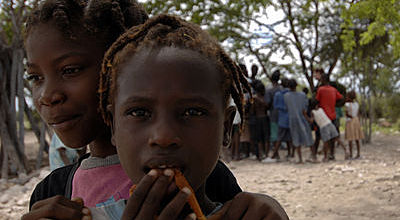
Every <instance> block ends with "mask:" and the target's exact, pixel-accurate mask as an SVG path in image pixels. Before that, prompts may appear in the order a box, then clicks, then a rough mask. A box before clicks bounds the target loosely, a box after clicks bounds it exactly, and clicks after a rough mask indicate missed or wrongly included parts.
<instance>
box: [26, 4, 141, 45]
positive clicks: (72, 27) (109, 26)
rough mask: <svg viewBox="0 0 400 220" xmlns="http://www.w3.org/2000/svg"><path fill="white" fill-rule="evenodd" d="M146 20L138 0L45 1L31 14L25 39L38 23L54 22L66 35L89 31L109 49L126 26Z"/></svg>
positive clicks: (89, 33) (73, 35)
mask: <svg viewBox="0 0 400 220" xmlns="http://www.w3.org/2000/svg"><path fill="white" fill-rule="evenodd" d="M147 19H148V16H147V14H146V12H145V11H144V9H143V8H142V6H141V5H140V4H139V3H138V2H136V0H46V1H43V2H42V3H41V4H40V5H39V6H38V7H36V8H35V9H33V11H32V13H31V14H30V15H29V16H28V19H27V22H26V32H25V38H27V37H28V36H29V33H30V32H31V31H32V29H33V28H34V27H35V26H36V25H38V24H43V23H48V22H50V21H52V22H54V25H55V26H56V28H58V30H60V31H61V32H62V33H63V34H64V35H65V36H66V37H69V38H71V39H76V35H77V34H81V33H84V34H88V35H89V36H93V37H95V39H99V40H101V43H102V44H103V45H104V48H105V49H106V48H108V47H109V46H110V45H111V44H112V43H113V42H114V41H115V40H116V39H117V38H118V37H119V36H120V35H121V34H122V33H123V32H125V30H126V29H128V28H130V27H132V26H135V25H139V24H142V23H144V22H145V21H146V20H147Z"/></svg>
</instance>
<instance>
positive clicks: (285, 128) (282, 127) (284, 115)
mask: <svg viewBox="0 0 400 220" xmlns="http://www.w3.org/2000/svg"><path fill="white" fill-rule="evenodd" d="M281 81H282V82H281V84H282V86H283V89H282V90H280V91H278V92H276V93H275V95H274V103H273V105H274V109H278V138H277V141H276V142H275V146H274V154H273V156H272V158H273V159H276V160H280V156H279V147H280V146H281V143H282V141H284V142H286V144H287V149H288V154H287V158H289V157H294V149H293V146H292V137H291V135H290V129H289V115H288V110H287V108H286V105H285V100H284V98H283V97H284V95H285V94H286V93H287V92H289V89H288V82H289V80H288V79H286V78H282V80H281Z"/></svg>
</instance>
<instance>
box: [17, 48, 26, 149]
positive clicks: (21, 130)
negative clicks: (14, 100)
mask: <svg viewBox="0 0 400 220" xmlns="http://www.w3.org/2000/svg"><path fill="white" fill-rule="evenodd" d="M18 58H19V59H18V60H19V61H20V62H19V64H18V68H17V96H18V122H19V123H18V124H19V126H18V142H19V147H20V151H21V153H22V154H25V141H24V138H25V124H24V121H25V120H24V106H25V94H24V77H23V76H24V67H23V59H24V51H23V50H22V49H20V50H18Z"/></svg>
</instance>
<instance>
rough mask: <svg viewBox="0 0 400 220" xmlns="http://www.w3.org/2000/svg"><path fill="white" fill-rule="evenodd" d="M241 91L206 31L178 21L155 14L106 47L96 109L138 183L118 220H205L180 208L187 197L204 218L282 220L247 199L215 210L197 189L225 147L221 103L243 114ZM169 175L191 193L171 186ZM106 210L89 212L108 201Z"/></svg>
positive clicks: (279, 213)
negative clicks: (181, 178)
mask: <svg viewBox="0 0 400 220" xmlns="http://www.w3.org/2000/svg"><path fill="white" fill-rule="evenodd" d="M245 90H246V91H248V92H250V87H249V85H248V83H247V81H246V79H245V77H244V75H243V74H242V71H241V70H240V67H238V65H237V64H236V63H235V62H234V61H232V60H231V59H230V58H229V56H228V55H227V54H226V53H225V52H224V50H223V49H222V48H221V46H220V45H219V44H218V43H217V42H216V41H215V40H214V39H213V38H212V37H211V36H210V35H209V34H208V33H207V32H205V31H203V30H201V29H200V27H198V26H197V25H194V24H192V23H189V22H186V21H184V20H182V19H180V18H177V17H174V16H170V15H159V16H156V17H154V18H151V19H149V20H148V21H146V22H145V23H144V24H143V25H140V26H137V27H134V28H131V29H129V30H128V31H127V32H125V33H124V34H123V35H122V36H121V37H120V38H119V39H118V40H117V41H116V42H114V44H113V45H112V46H111V47H110V49H109V50H108V51H107V53H106V55H105V57H104V60H103V64H102V72H101V75H100V85H99V94H100V110H101V113H102V115H103V118H104V120H105V122H106V123H107V125H109V126H110V127H111V128H112V141H113V143H114V144H115V146H116V148H117V151H118V155H119V158H120V160H121V164H122V166H123V168H124V170H125V172H126V173H127V175H128V176H129V177H130V178H131V180H132V182H134V183H138V184H137V185H136V186H135V190H134V191H133V195H132V196H131V197H130V198H129V200H128V201H127V204H126V206H125V203H123V205H122V206H125V207H124V208H125V209H124V210H125V211H124V213H123V216H122V219H154V216H158V218H157V219H158V220H164V219H205V218H204V217H203V218H202V217H200V216H199V215H198V214H196V215H195V214H190V213H191V210H190V209H189V208H188V207H186V206H185V204H186V202H187V199H188V197H189V195H190V194H192V193H194V195H195V196H196V198H197V201H198V203H199V205H200V207H201V209H202V211H203V213H204V214H205V216H208V217H210V219H246V220H257V219H270V220H272V219H288V218H287V215H286V213H285V212H284V210H283V209H282V208H280V205H279V204H278V203H277V202H275V203H274V206H275V211H274V208H272V205H267V203H264V204H263V205H261V206H260V204H261V203H259V204H258V205H257V204H254V203H253V202H252V201H250V200H247V201H243V200H242V201H241V202H240V203H238V202H237V201H238V200H235V199H234V200H232V201H230V202H227V203H225V205H223V204H221V203H218V202H215V201H213V200H212V199H210V198H209V197H208V195H207V194H206V192H205V180H206V179H207V177H208V176H209V175H210V173H211V172H212V170H213V169H214V167H215V165H216V164H217V161H218V158H219V153H220V150H221V147H222V146H228V145H229V144H230V142H231V132H232V124H233V119H234V116H235V107H234V106H230V105H229V99H230V98H232V99H233V100H234V102H235V104H236V106H237V109H238V111H239V113H240V115H241V116H242V117H243V92H244V91H245ZM174 170H179V171H181V172H182V173H183V175H184V176H185V177H186V178H187V180H188V182H189V183H190V185H191V186H192V188H193V191H191V190H189V189H188V188H183V189H181V190H179V191H178V190H177V189H176V185H175V183H174V182H172V179H173V178H172V177H173V176H174V175H177V173H176V171H174ZM253 196H254V197H263V198H265V196H262V195H256V194H253ZM106 207H107V208H102V207H99V208H98V209H95V210H96V211H94V212H96V213H97V212H98V211H99V210H102V211H105V212H107V211H108V210H112V208H111V207H113V204H108V205H107V206H106ZM115 207H116V209H117V210H120V209H121V202H120V203H116V204H115ZM112 213H118V211H113V212H112ZM105 215H106V214H105ZM217 216H218V218H216V217H217Z"/></svg>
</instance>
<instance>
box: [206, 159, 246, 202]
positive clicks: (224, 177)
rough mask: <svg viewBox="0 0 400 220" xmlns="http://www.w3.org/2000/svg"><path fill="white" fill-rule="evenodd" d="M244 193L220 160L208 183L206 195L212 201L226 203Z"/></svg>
mask: <svg viewBox="0 0 400 220" xmlns="http://www.w3.org/2000/svg"><path fill="white" fill-rule="evenodd" d="M240 192H242V189H241V188H240V186H239V185H238V183H237V181H236V178H235V176H233V174H232V172H231V171H230V170H229V168H228V167H227V166H226V165H225V164H224V163H223V162H221V161H219V160H218V163H217V165H216V166H215V168H214V170H213V172H212V173H211V174H210V176H209V177H208V179H207V182H206V194H207V196H208V198H209V199H211V201H214V202H220V203H225V202H226V201H229V200H231V199H233V197H235V196H236V194H238V193H240Z"/></svg>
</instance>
